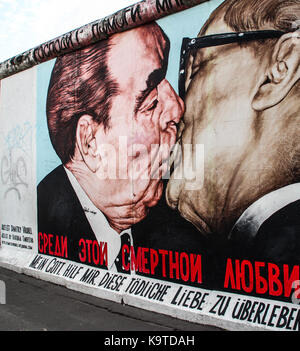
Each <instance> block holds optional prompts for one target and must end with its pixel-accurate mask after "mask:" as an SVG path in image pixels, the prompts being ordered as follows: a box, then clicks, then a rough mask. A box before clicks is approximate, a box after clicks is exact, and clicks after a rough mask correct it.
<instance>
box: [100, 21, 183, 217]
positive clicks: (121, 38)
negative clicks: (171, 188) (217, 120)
mask: <svg viewBox="0 0 300 351" xmlns="http://www.w3.org/2000/svg"><path fill="white" fill-rule="evenodd" d="M168 54H169V47H168V43H167V41H166V39H165V37H164V36H163V34H162V32H161V30H160V29H159V27H158V26H154V25H151V26H143V27H139V28H137V29H134V30H131V31H128V32H125V33H121V34H117V35H115V36H114V37H113V38H112V39H111V50H110V53H109V58H108V67H109V70H110V72H111V75H112V78H113V79H115V80H116V82H117V84H118V87H119V92H118V94H117V96H116V97H115V98H114V99H113V102H112V106H111V110H110V128H109V129H107V130H103V128H99V130H98V132H97V134H96V138H97V144H98V145H101V144H108V145H112V146H114V148H115V150H117V151H118V152H117V160H116V176H117V179H116V180H108V181H107V187H108V189H110V194H109V196H110V197H111V200H112V201H111V202H112V204H114V205H119V206H127V210H128V211H129V212H130V213H127V216H128V217H130V218H133V217H134V218H133V219H132V220H133V221H134V222H138V221H140V220H141V219H142V218H144V217H145V215H146V213H147V208H148V207H151V206H154V205H155V204H156V203H157V202H158V200H159V199H160V197H161V195H162V188H163V186H162V181H161V177H162V174H163V172H164V171H165V167H164V162H163V161H164V160H165V159H167V158H168V157H169V152H170V148H171V147H172V146H173V145H174V143H175V141H176V132H177V128H176V124H177V123H178V122H179V120H180V118H181V116H182V114H183V108H184V107H183V102H182V100H181V99H180V98H179V97H178V96H177V94H176V93H175V92H174V90H173V88H172V87H171V85H170V84H169V82H168V81H167V80H166V79H165V74H166V68H167V61H168ZM162 146H163V147H162ZM100 147H101V146H100ZM159 147H161V151H162V152H161V157H160V160H159V157H158V156H159V152H158V149H159ZM109 161H112V160H109ZM153 174H155V175H154V176H153ZM157 175H159V176H157Z"/></svg>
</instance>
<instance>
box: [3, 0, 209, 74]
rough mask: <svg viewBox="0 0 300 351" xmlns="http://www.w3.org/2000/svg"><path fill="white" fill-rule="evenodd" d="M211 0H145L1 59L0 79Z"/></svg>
mask: <svg viewBox="0 0 300 351" xmlns="http://www.w3.org/2000/svg"><path fill="white" fill-rule="evenodd" d="M207 1H209V0H142V1H139V2H136V3H135V4H133V5H131V6H128V7H125V8H123V9H121V10H119V11H117V12H115V13H113V14H112V15H109V16H106V17H104V18H102V19H99V20H96V21H94V22H91V23H89V24H86V25H84V26H82V27H79V28H77V29H74V30H72V31H70V32H68V33H65V34H63V35H61V36H59V37H56V38H54V39H52V40H49V41H47V42H45V43H43V44H41V45H39V46H36V47H34V48H32V49H29V50H27V51H25V52H23V53H21V54H19V55H16V56H14V57H12V58H10V59H8V60H6V61H4V62H2V63H0V80H1V79H4V78H7V77H9V76H11V75H13V74H16V73H19V72H21V71H24V70H26V69H29V68H31V67H34V66H36V65H38V64H40V63H43V62H46V61H49V60H52V59H54V58H56V57H58V56H60V55H63V54H66V53H68V52H71V51H74V50H78V49H80V48H83V47H85V46H88V45H90V44H92V43H95V42H97V41H100V40H104V39H107V38H108V37H109V36H111V35H113V34H115V33H118V32H122V31H126V30H129V29H132V28H134V27H138V26H140V25H143V24H146V23H148V22H151V21H155V20H158V19H160V18H163V17H166V16H169V15H171V14H174V13H176V12H180V11H183V10H186V9H188V8H191V7H193V6H196V5H198V4H201V3H203V2H207Z"/></svg>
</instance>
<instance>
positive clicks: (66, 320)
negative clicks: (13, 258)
mask: <svg viewBox="0 0 300 351" xmlns="http://www.w3.org/2000/svg"><path fill="white" fill-rule="evenodd" d="M0 280H2V281H4V282H5V284H6V304H5V305H0V331H151V332H156V331H157V332H161V331H163V332H176V331H190V332H197V331H220V329H218V328H214V327H210V326H201V325H198V324H193V323H188V322H185V321H180V320H177V319H175V318H171V317H167V316H164V315H160V314H157V313H152V312H148V311H143V310H140V309H137V308H134V307H130V306H122V305H121V304H117V303H113V302H110V301H106V300H101V299H99V298H96V297H93V296H89V295H85V294H81V293H78V292H74V291H70V290H68V289H66V288H63V287H61V286H57V285H54V284H51V283H48V282H44V281H41V280H37V279H35V278H32V277H28V276H25V275H23V274H18V273H15V272H12V271H9V270H6V269H3V268H0Z"/></svg>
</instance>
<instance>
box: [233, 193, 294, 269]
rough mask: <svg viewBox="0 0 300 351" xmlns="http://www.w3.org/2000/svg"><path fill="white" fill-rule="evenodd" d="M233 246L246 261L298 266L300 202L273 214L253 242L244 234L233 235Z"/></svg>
mask: <svg viewBox="0 0 300 351" xmlns="http://www.w3.org/2000/svg"><path fill="white" fill-rule="evenodd" d="M232 243H233V244H234V247H235V251H236V252H238V251H239V252H240V253H239V255H240V256H243V257H245V259H246V258H249V259H252V260H260V261H264V262H271V263H276V264H290V265H292V264H300V200H298V201H295V202H292V203H290V204H288V205H287V206H285V207H283V208H282V209H280V210H279V211H277V212H275V213H274V214H273V215H272V216H271V217H269V218H268V219H267V220H266V221H265V222H264V223H263V224H262V225H261V227H260V228H259V230H258V232H257V234H256V236H255V237H254V238H252V239H251V238H249V236H248V234H247V231H245V232H242V233H239V232H238V233H233V240H232Z"/></svg>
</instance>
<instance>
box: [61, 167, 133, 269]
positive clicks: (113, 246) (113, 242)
mask: <svg viewBox="0 0 300 351" xmlns="http://www.w3.org/2000/svg"><path fill="white" fill-rule="evenodd" d="M64 169H65V171H66V172H67V175H68V178H69V180H70V182H71V185H72V187H73V189H74V191H75V193H76V195H77V197H78V199H79V202H80V204H81V206H82V208H83V210H84V213H85V215H86V218H87V220H88V222H89V223H90V226H91V228H92V230H93V232H94V234H95V236H96V239H97V241H98V242H104V243H107V261H108V262H107V268H108V269H109V270H110V271H115V272H116V271H117V269H116V265H115V260H116V258H117V256H118V254H119V252H120V249H121V236H122V235H123V234H125V233H128V234H129V236H130V242H131V245H133V240H132V233H131V228H129V229H126V230H124V231H122V232H121V233H120V234H119V233H117V232H116V231H115V230H114V229H112V227H111V226H110V225H109V222H108V220H107V219H106V217H105V215H104V214H103V213H102V212H101V211H100V210H99V209H98V208H97V207H96V206H95V205H94V204H93V202H92V201H91V200H90V198H89V197H88V196H87V194H86V193H85V191H84V190H83V189H82V187H81V186H80V184H79V183H78V181H77V179H76V178H75V176H74V175H73V173H72V172H71V171H69V170H68V169H67V168H66V167H64Z"/></svg>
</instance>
